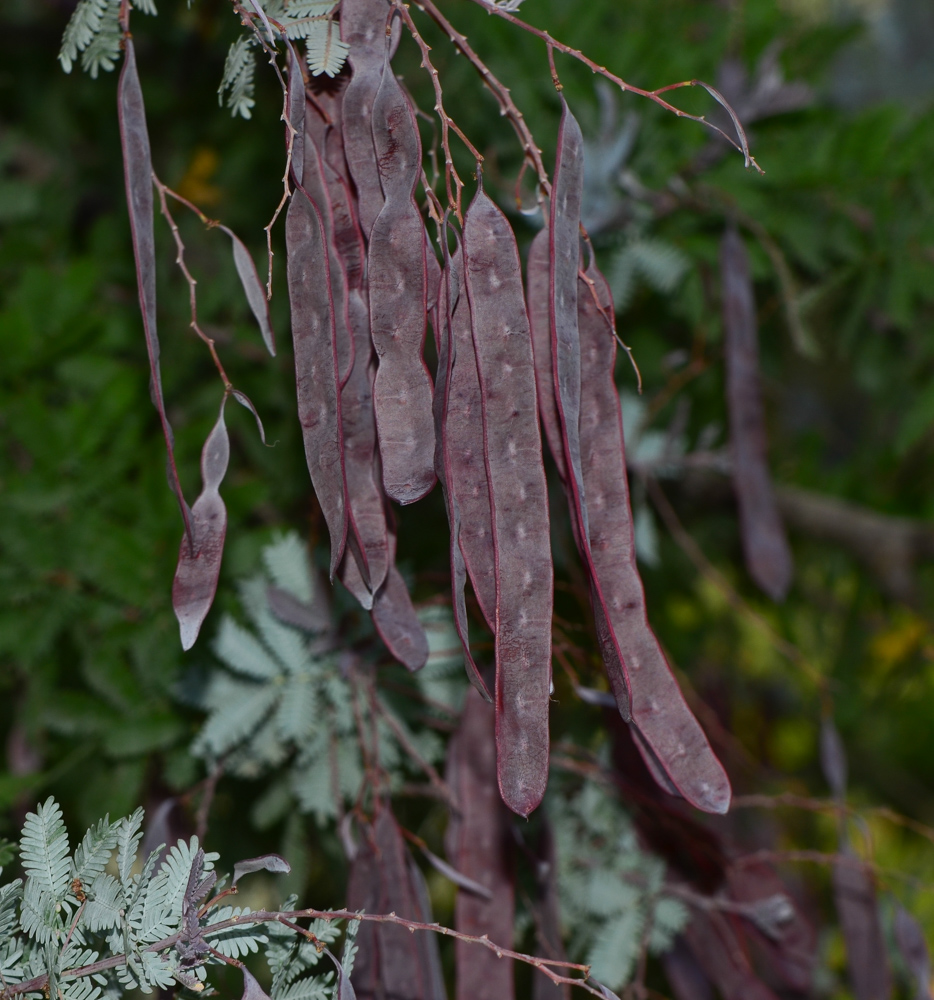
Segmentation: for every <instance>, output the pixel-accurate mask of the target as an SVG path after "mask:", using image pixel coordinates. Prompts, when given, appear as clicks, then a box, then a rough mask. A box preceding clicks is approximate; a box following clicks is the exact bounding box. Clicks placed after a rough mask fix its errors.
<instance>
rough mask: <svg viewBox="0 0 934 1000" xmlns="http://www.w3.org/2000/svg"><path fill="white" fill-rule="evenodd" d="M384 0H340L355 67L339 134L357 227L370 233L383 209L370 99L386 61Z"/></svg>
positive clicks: (343, 29) (344, 37)
mask: <svg viewBox="0 0 934 1000" xmlns="http://www.w3.org/2000/svg"><path fill="white" fill-rule="evenodd" d="M389 10H390V7H389V3H388V2H387V0H342V2H341V19H340V26H341V39H342V41H344V42H346V43H347V44H348V45H349V46H350V54H349V56H348V61H349V62H350V66H351V68H352V70H353V76H352V77H351V79H350V83H349V84H348V86H347V89H346V91H344V99H343V102H342V106H341V111H342V129H341V131H342V133H343V140H344V148H345V149H346V155H347V163H348V166H349V167H350V174H351V176H352V177H353V180H354V186H355V187H356V190H357V203H358V205H359V211H360V225H361V228H362V229H363V233H364V235H365V236H367V237H369V235H370V230H371V229H372V228H373V223H374V222H375V221H376V216H377V215H379V213H380V210H381V209H382V207H383V189H382V187H381V186H380V182H379V172H378V170H377V167H376V157H375V153H374V147H373V128H372V117H373V102H374V101H375V100H376V92H377V90H378V89H379V85H380V80H381V79H382V75H383V66H384V64H385V61H386V51H387V47H388V39H387V38H386V22H387V20H388V17H389Z"/></svg>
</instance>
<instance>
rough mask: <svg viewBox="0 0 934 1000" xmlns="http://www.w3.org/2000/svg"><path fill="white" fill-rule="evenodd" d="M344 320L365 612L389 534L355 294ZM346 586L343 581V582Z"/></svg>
mask: <svg viewBox="0 0 934 1000" xmlns="http://www.w3.org/2000/svg"><path fill="white" fill-rule="evenodd" d="M350 317H351V327H352V329H353V336H354V342H355V345H356V348H355V358H354V367H353V370H352V372H351V374H350V378H349V379H348V380H347V383H346V384H345V385H344V387H343V389H342V390H341V415H342V418H343V430H344V466H345V469H346V475H347V494H348V500H349V502H350V517H351V523H352V530H353V532H354V534H355V536H356V538H357V540H358V542H359V546H360V549H361V551H362V556H363V564H362V565H361V566H360V570H361V576H362V578H363V580H364V582H365V584H366V588H367V591H368V593H369V598H368V601H367V602H366V604H365V605H364V606H366V607H368V608H371V607H372V602H373V595H374V594H376V592H377V591H378V590H379V588H380V587H381V586H382V585H383V582H384V581H385V579H386V573H387V572H388V570H389V563H390V558H389V535H388V530H387V527H386V513H385V507H384V502H383V494H382V491H381V489H380V484H379V477H378V471H377V465H376V461H375V459H376V421H375V418H374V415H373V375H374V370H375V359H374V358H373V348H372V344H371V343H370V325H369V316H368V315H367V308H366V302H365V301H364V299H363V296H362V295H361V294H360V292H358V291H357V290H356V289H354V290H352V291H351V292H350ZM345 582H346V581H345Z"/></svg>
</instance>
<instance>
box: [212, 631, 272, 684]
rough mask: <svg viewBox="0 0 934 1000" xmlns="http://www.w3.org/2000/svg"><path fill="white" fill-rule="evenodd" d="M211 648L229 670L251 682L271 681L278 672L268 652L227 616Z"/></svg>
mask: <svg viewBox="0 0 934 1000" xmlns="http://www.w3.org/2000/svg"><path fill="white" fill-rule="evenodd" d="M213 648H214V655H215V656H216V657H217V658H218V659H220V660H223V661H224V663H226V664H227V666H228V667H230V669H231V670H233V671H235V672H236V673H238V674H242V675H244V676H245V677H249V678H250V679H251V680H257V681H262V680H271V679H272V678H273V677H275V676H277V675H278V674H279V672H280V667H279V665H278V664H277V663H276V661H275V659H274V658H273V657H272V656H271V655H270V653H269V650H267V649H266V647H265V646H263V644H262V643H261V642H259V640H257V638H256V637H255V636H254V635H253V633H252V632H248V631H247V630H246V629H245V628H243V627H242V626H240V625H238V624H237V623H236V622H235V621H234V620H233V618H231V617H230V616H229V615H227V616H225V617H224V619H223V620H222V621H221V627H220V631H219V632H218V633H217V638H216V639H215V640H214V646H213Z"/></svg>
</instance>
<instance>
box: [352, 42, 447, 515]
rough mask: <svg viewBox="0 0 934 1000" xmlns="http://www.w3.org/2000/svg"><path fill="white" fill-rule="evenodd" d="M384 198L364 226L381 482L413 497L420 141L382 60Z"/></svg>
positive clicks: (423, 309)
mask: <svg viewBox="0 0 934 1000" xmlns="http://www.w3.org/2000/svg"><path fill="white" fill-rule="evenodd" d="M373 138H374V143H375V147H376V156H377V161H378V163H379V174H380V180H381V182H382V185H383V192H384V194H385V196H386V201H385V204H384V205H383V207H382V210H381V211H380V213H379V216H378V217H377V218H376V220H375V222H374V223H373V228H372V231H371V232H370V234H369V249H368V254H367V280H368V282H369V290H370V330H371V333H372V337H373V346H374V347H375V348H376V354H377V357H378V358H379V367H378V368H377V371H376V382H375V384H374V387H373V403H374V408H375V411H376V427H377V431H378V434H379V450H380V457H381V459H382V465H383V488H384V489H385V491H386V494H387V496H389V497H390V498H391V499H393V500H395V501H397V502H398V503H401V504H408V503H413V502H414V501H416V500H419V499H421V497H423V496H425V494H426V493H428V492H429V491H430V490H431V488H432V486H433V485H434V483H435V473H434V448H435V441H434V419H433V414H432V385H431V376H430V375H429V374H428V368H427V366H426V365H425V362H424V359H423V358H422V348H423V346H424V342H425V329H426V317H427V274H426V258H425V250H426V247H425V226H424V223H423V222H422V217H421V214H420V213H419V210H418V205H417V204H416V202H415V186H416V184H417V182H418V178H419V172H420V168H421V142H420V140H419V136H418V126H417V124H416V122H415V115H414V113H413V112H412V107H411V105H410V104H409V101H408V98H407V97H406V96H405V94H404V92H403V90H402V88H401V87H400V86H399V81H398V80H397V79H396V78H395V76H394V74H393V73H392V70H391V68H390V66H389V62H388V60H387V61H386V63H385V67H384V71H383V78H382V82H381V84H380V88H379V91H378V93H377V95H376V100H375V101H374V104H373Z"/></svg>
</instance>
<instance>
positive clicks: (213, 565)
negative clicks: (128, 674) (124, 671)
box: [172, 397, 230, 650]
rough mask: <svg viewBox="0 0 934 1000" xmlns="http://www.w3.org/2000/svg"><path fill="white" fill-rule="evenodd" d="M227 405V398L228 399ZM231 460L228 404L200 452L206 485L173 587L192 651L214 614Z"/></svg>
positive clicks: (196, 505)
mask: <svg viewBox="0 0 934 1000" xmlns="http://www.w3.org/2000/svg"><path fill="white" fill-rule="evenodd" d="M225 402H226V397H225ZM229 460H230V439H229V438H228V436H227V426H226V424H225V423H224V403H221V410H220V415H219V416H218V418H217V423H216V424H215V425H214V429H213V430H212V431H211V433H210V434H209V435H208V438H207V441H205V443H204V448H203V449H202V452H201V478H202V481H203V483H204V487H203V489H202V491H201V495H200V496H199V497H198V499H197V500H196V501H195V503H194V506H193V507H192V509H191V520H192V524H191V527H192V538H191V540H190V541H189V539H188V538H182V544H181V547H180V548H179V553H178V568H177V569H176V570H175V582H174V583H173V585H172V606H173V608H174V609H175V617H176V618H177V619H178V625H179V630H180V632H181V638H182V649H186V650H187V649H191V647H192V646H193V645H194V644H195V640H196V639H197V638H198V632H199V631H200V630H201V626H202V624H203V623H204V619H205V618H206V617H207V614H208V611H210V610H211V604H212V603H213V602H214V594H215V592H216V591H217V580H218V577H219V575H220V571H221V558H222V556H223V553H224V538H225V536H226V534H227V508H226V507H225V506H224V501H223V500H222V499H221V495H220V492H219V490H220V484H221V482H222V480H223V478H224V475H225V473H226V472H227V463H228V462H229Z"/></svg>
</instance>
